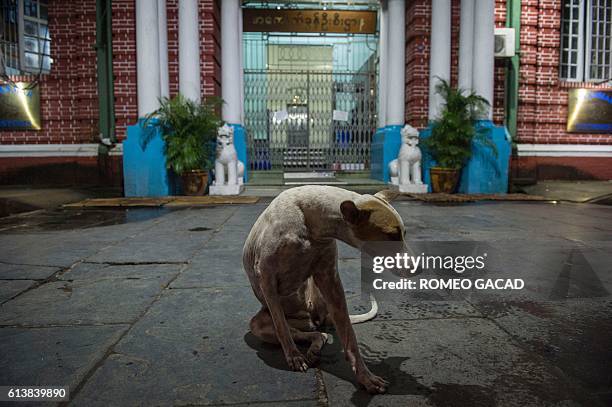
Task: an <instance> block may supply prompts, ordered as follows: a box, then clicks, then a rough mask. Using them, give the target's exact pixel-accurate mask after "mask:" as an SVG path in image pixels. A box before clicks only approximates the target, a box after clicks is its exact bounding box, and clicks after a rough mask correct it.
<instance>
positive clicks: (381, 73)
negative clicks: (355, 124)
mask: <svg viewBox="0 0 612 407" xmlns="http://www.w3.org/2000/svg"><path fill="white" fill-rule="evenodd" d="M388 30H389V9H388V7H387V1H386V0H382V1H381V2H380V27H379V33H378V35H379V37H378V128H383V127H385V126H386V125H387V124H386V122H387V76H388V72H387V59H388V58H389V51H388V48H387V45H388V41H389V37H388Z"/></svg>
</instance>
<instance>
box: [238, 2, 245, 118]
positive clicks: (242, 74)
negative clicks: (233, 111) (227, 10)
mask: <svg viewBox="0 0 612 407" xmlns="http://www.w3.org/2000/svg"><path fill="white" fill-rule="evenodd" d="M238 55H239V57H240V123H243V124H244V52H243V50H242V8H240V3H239V7H238Z"/></svg>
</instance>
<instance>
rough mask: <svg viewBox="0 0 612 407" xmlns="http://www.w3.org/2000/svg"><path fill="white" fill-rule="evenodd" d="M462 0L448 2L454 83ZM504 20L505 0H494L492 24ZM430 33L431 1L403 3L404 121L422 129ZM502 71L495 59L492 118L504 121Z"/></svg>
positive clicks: (456, 74) (424, 113)
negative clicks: (404, 11)
mask: <svg viewBox="0 0 612 407" xmlns="http://www.w3.org/2000/svg"><path fill="white" fill-rule="evenodd" d="M460 14H461V1H460V0H452V2H451V24H452V26H451V84H452V85H454V86H456V85H457V81H458V75H459V70H458V67H459V28H460V24H459V22H460ZM505 22H506V0H496V7H495V24H496V26H498V27H503V26H504V25H505ZM430 35H431V2H429V1H426V0H413V1H408V3H407V4H406V123H409V124H411V125H412V126H415V127H417V128H424V127H426V126H427V121H428V110H429V109H428V106H429V105H428V104H429V47H430ZM504 88H505V71H504V67H503V62H501V61H496V66H495V90H494V102H493V121H494V122H495V123H497V124H503V120H504V116H505V112H504Z"/></svg>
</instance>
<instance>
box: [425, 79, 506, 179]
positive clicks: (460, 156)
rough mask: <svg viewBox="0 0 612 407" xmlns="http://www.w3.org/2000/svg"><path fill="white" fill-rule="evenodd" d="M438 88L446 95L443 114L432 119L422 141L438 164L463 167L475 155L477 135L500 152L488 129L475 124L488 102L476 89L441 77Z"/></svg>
mask: <svg viewBox="0 0 612 407" xmlns="http://www.w3.org/2000/svg"><path fill="white" fill-rule="evenodd" d="M438 79H439V78H438ZM436 92H437V93H438V94H440V95H441V96H442V97H443V99H444V107H443V108H442V111H441V113H440V116H439V117H438V118H437V119H436V120H434V121H433V123H432V130H431V136H429V137H428V138H426V139H425V140H424V141H423V145H424V146H425V148H426V149H427V150H428V151H429V153H430V154H431V155H432V157H433V158H434V160H435V161H436V163H437V164H438V166H439V167H444V168H452V169H460V168H461V167H463V165H464V164H465V163H466V162H467V161H468V160H469V159H470V157H471V156H472V140H474V139H476V140H479V141H481V142H482V143H483V144H484V145H486V146H488V147H490V148H491V149H492V150H493V152H494V153H495V154H497V150H496V148H495V145H494V144H493V143H492V142H491V140H490V139H489V138H488V137H486V136H485V134H486V132H485V131H483V130H485V129H484V128H481V127H479V126H475V124H476V120H478V119H479V118H481V117H483V116H484V115H485V114H486V113H487V112H488V109H489V106H490V105H489V102H488V101H487V100H486V99H485V98H483V97H482V96H479V95H477V94H475V93H474V92H471V93H469V94H464V93H463V91H462V90H461V89H458V88H453V87H451V86H450V84H449V83H448V82H447V81H445V80H440V82H439V83H438V85H437V86H436Z"/></svg>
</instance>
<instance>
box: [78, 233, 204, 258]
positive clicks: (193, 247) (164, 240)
mask: <svg viewBox="0 0 612 407" xmlns="http://www.w3.org/2000/svg"><path fill="white" fill-rule="evenodd" d="M211 234H212V232H211V231H207V232H198V233H191V232H182V231H181V232H177V231H174V230H173V229H172V228H170V227H167V228H166V229H165V231H163V232H162V231H160V230H157V231H154V230H148V231H147V233H143V234H141V235H139V236H136V237H134V238H132V239H128V240H124V241H123V242H121V244H120V245H114V246H110V247H106V248H104V249H102V250H100V251H98V252H97V253H96V254H95V255H93V256H90V257H87V261H88V262H99V263H181V262H183V263H184V262H187V261H188V260H189V259H190V258H191V257H192V256H193V255H194V254H195V253H196V252H197V251H198V250H201V249H202V248H203V247H204V244H205V243H206V240H207V239H208V238H210V236H211Z"/></svg>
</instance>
